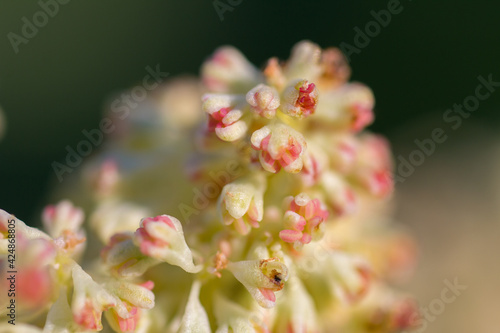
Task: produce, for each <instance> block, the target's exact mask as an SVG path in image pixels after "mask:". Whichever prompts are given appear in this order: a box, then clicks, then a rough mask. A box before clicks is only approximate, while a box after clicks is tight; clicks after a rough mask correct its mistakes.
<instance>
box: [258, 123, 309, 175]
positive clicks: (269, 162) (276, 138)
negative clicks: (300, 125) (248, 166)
mask: <svg viewBox="0 0 500 333" xmlns="http://www.w3.org/2000/svg"><path fill="white" fill-rule="evenodd" d="M250 141H251V142H252V148H253V149H255V150H258V151H260V153H259V160H260V163H261V165H262V167H263V168H264V169H265V170H266V171H269V172H272V173H276V172H278V171H279V170H280V169H281V168H283V169H285V171H286V172H290V173H297V172H299V171H300V170H301V169H302V166H303V162H302V158H301V157H302V154H303V153H304V151H305V149H306V146H307V144H306V141H305V140H304V137H303V136H302V134H300V133H299V132H297V131H295V130H294V129H292V128H290V127H288V126H286V125H283V124H275V125H269V126H264V127H262V128H261V129H259V130H257V131H255V132H254V133H253V134H252V137H251V139H250Z"/></svg>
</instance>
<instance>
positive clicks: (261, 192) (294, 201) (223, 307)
mask: <svg viewBox="0 0 500 333" xmlns="http://www.w3.org/2000/svg"><path fill="white" fill-rule="evenodd" d="M201 72H202V73H201V82H200V81H198V80H193V79H180V80H176V81H173V82H171V83H169V84H167V85H164V86H161V87H159V88H158V89H157V90H155V91H154V93H153V94H152V95H150V96H149V97H148V99H147V100H146V101H145V102H144V103H140V104H139V106H138V108H136V109H135V110H133V111H131V115H130V117H129V118H127V119H124V120H123V122H124V123H123V124H121V126H120V128H121V130H120V133H119V135H115V136H113V137H111V138H110V139H109V140H110V144H109V145H108V146H107V147H105V149H104V150H103V151H102V152H101V153H100V154H98V155H96V156H94V157H93V158H92V159H90V160H88V161H87V163H86V165H85V166H84V168H83V169H82V170H81V173H80V174H79V175H77V176H75V177H81V178H82V179H83V180H84V183H85V184H86V186H83V187H81V188H79V189H78V190H75V186H74V184H73V183H72V185H71V188H69V187H68V188H64V187H63V188H61V189H59V190H58V192H57V193H58V195H59V196H65V197H68V198H70V199H72V200H73V202H76V203H78V204H81V205H82V206H83V208H77V207H75V206H73V204H72V203H71V202H70V201H68V200H64V201H61V202H60V203H59V204H57V205H53V206H47V207H46V208H45V209H44V211H43V213H42V220H43V226H44V229H45V231H46V233H44V232H42V231H39V230H38V229H34V228H31V227H28V226H27V225H25V224H24V223H23V222H22V221H20V220H18V219H17V218H15V217H14V216H13V215H10V214H8V213H6V212H4V211H0V232H1V233H0V244H2V249H3V250H2V257H1V258H0V261H1V262H2V264H3V263H5V262H6V260H7V258H8V257H7V254H8V252H7V244H8V230H7V224H8V221H9V220H15V223H16V228H17V229H16V232H17V246H18V248H17V251H18V255H19V257H20V258H23V259H22V262H20V263H19V267H18V271H19V276H18V279H19V280H18V281H20V283H21V281H25V282H22V283H23V287H21V286H20V288H22V289H23V290H22V291H20V292H19V297H18V303H19V307H18V311H19V313H18V315H19V318H20V319H22V321H23V322H24V323H27V324H23V326H22V327H21V328H20V329H21V330H24V332H28V331H30V332H31V331H33V332H42V331H43V332H88V331H101V330H103V331H110V330H112V331H115V332H148V333H154V332H196V333H198V332H218V333H222V332H295V333H298V332H304V333H306V332H332V331H345V332H368V331H370V332H397V331H400V330H403V329H409V328H411V327H412V326H414V324H415V322H416V321H417V319H418V314H417V312H416V309H415V304H414V303H413V301H412V300H411V298H410V297H408V296H406V295H404V294H401V293H398V292H397V291H396V290H395V289H393V288H392V287H391V286H392V285H393V283H394V282H396V280H399V279H401V278H402V277H404V276H406V275H407V273H408V272H410V271H411V269H412V267H413V265H414V261H415V247H414V244H413V243H412V241H411V239H410V238H409V237H407V236H406V235H405V234H404V233H402V232H400V231H398V230H397V229H396V228H395V227H393V226H391V225H390V224H388V223H387V220H388V219H387V210H386V209H385V207H386V206H387V204H386V203H387V200H388V199H389V198H390V196H391V193H392V189H393V182H392V178H391V172H392V163H391V155H390V151H389V147H388V144H387V142H386V141H385V140H384V139H383V138H381V137H379V136H377V135H374V134H371V133H369V132H367V131H366V130H365V127H366V126H368V125H370V124H371V123H372V122H373V119H374V115H373V108H374V97H373V94H372V92H371V91H370V89H369V88H367V87H366V86H364V85H362V84H360V83H352V82H349V76H350V68H349V66H348V64H347V62H346V60H345V58H344V57H343V55H342V53H341V52H340V51H339V50H338V49H335V48H329V49H325V50H322V49H320V47H319V46H317V45H316V44H314V43H312V42H308V41H304V42H300V43H298V44H297V45H296V46H295V47H294V48H293V50H292V53H291V56H290V58H289V59H288V60H287V61H280V60H278V59H277V58H271V59H270V60H269V61H268V62H267V63H266V64H265V66H264V68H263V70H262V71H261V70H259V69H258V68H256V67H254V66H253V65H252V64H251V63H250V62H249V61H248V60H247V59H246V58H245V57H244V56H243V55H242V54H241V53H240V52H239V51H238V50H236V49H235V48H232V47H222V48H220V49H218V50H216V51H215V53H214V54H213V56H211V57H210V58H209V59H207V60H206V61H205V62H204V64H203V66H202V70H201ZM151 109H153V110H154V111H151ZM75 192H77V193H75ZM84 211H85V212H89V213H90V215H89V223H88V226H89V227H90V229H85V228H84V226H86V225H87V224H83V222H84V220H85V214H84ZM166 214H169V215H166ZM2 281H6V279H5V278H4V277H2ZM2 308H3V309H6V304H3V305H2ZM103 314H104V318H106V322H107V324H106V323H103V319H102V317H103ZM40 316H46V320H45V321H40V320H39V318H40ZM42 322H45V324H41V323H42ZM28 323H29V324H28ZM43 325H45V326H44V328H43V329H42V328H41V327H42V326H43ZM5 327H7V326H5ZM0 328H3V327H2V324H0Z"/></svg>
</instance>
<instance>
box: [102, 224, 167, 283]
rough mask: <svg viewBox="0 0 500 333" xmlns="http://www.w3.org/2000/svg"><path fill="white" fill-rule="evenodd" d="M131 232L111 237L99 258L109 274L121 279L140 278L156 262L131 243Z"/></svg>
mask: <svg viewBox="0 0 500 333" xmlns="http://www.w3.org/2000/svg"><path fill="white" fill-rule="evenodd" d="M133 236H134V234H133V233H131V232H128V233H127V232H123V233H117V234H115V235H113V236H112V237H111V238H110V240H109V243H108V245H106V246H105V247H104V248H103V249H102V250H101V258H102V260H103V262H104V264H105V265H107V266H108V267H110V268H111V272H112V273H113V274H116V275H118V276H121V277H135V276H141V275H142V274H144V272H145V271H146V270H147V269H148V268H149V267H151V266H153V265H155V264H157V263H158V261H157V260H155V259H153V258H150V257H147V256H145V255H144V254H143V253H142V252H141V251H140V250H139V248H138V247H137V246H136V245H135V244H134V242H133Z"/></svg>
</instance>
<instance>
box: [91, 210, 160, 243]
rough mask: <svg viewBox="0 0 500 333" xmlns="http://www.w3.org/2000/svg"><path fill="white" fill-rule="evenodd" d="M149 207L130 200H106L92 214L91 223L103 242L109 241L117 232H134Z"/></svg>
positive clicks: (147, 213) (149, 213) (146, 214)
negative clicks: (129, 201)
mask: <svg viewBox="0 0 500 333" xmlns="http://www.w3.org/2000/svg"><path fill="white" fill-rule="evenodd" d="M149 215H151V212H150V211H149V209H147V208H145V207H142V206H139V205H136V204H133V203H128V202H120V201H105V202H103V203H102V204H100V205H99V206H98V207H97V209H96V210H95V211H94V213H93V214H92V215H91V216H90V225H91V227H92V229H93V230H94V231H95V233H96V234H97V236H98V237H99V239H100V240H101V242H103V243H105V244H106V243H108V241H109V239H110V238H111V237H112V236H113V235H114V234H117V233H121V232H134V231H135V230H137V227H138V225H139V222H140V221H141V219H142V218H143V217H144V216H149Z"/></svg>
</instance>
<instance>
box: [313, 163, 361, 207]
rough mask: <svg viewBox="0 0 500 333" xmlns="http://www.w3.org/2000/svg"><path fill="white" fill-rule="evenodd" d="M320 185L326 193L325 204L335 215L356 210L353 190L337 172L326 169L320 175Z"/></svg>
mask: <svg viewBox="0 0 500 333" xmlns="http://www.w3.org/2000/svg"><path fill="white" fill-rule="evenodd" d="M321 186H322V188H323V189H324V191H325V193H326V198H327V204H328V205H329V206H331V207H332V209H333V212H334V213H335V215H337V216H342V215H348V214H352V213H354V212H355V211H356V206H357V204H356V195H355V193H354V190H353V189H352V188H351V187H350V186H349V185H348V184H347V183H346V182H345V181H344V179H343V178H342V177H340V176H339V175H338V174H336V173H334V172H331V171H327V172H325V173H323V175H322V177H321Z"/></svg>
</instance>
